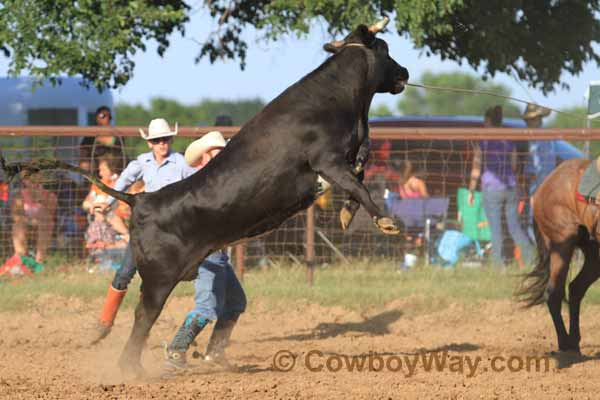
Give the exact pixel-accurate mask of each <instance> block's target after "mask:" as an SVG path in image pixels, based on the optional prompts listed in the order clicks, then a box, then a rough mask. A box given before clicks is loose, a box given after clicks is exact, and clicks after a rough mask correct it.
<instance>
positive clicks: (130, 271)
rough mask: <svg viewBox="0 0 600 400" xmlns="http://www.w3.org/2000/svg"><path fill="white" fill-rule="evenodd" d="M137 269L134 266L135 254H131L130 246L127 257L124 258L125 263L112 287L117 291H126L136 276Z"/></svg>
mask: <svg viewBox="0 0 600 400" xmlns="http://www.w3.org/2000/svg"><path fill="white" fill-rule="evenodd" d="M136 271H137V268H136V267H135V265H133V254H132V253H131V245H130V244H128V245H127V248H126V249H125V255H124V256H123V261H122V262H121V266H120V267H119V269H118V270H117V272H116V273H115V277H114V278H113V281H112V287H113V288H115V289H117V290H125V289H127V286H129V282H131V280H132V279H133V277H134V276H135V272H136Z"/></svg>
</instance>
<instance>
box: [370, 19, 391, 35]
mask: <svg viewBox="0 0 600 400" xmlns="http://www.w3.org/2000/svg"><path fill="white" fill-rule="evenodd" d="M388 22H390V19H389V17H388V16H387V15H386V16H384V17H383V19H382V20H381V21H379V22H376V23H374V24H373V25H371V26H370V27H369V32H371V33H377V32H381V31H382V30H383V28H385V26H386V25H387V24H388Z"/></svg>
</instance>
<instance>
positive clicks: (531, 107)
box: [521, 103, 550, 120]
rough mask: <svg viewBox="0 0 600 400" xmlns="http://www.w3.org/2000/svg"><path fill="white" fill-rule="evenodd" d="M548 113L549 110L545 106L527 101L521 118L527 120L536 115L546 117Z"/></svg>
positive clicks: (536, 116)
mask: <svg viewBox="0 0 600 400" xmlns="http://www.w3.org/2000/svg"><path fill="white" fill-rule="evenodd" d="M548 115H550V110H549V109H547V108H546V107H542V106H538V105H537V104H533V103H528V104H527V107H526V108H525V112H524V113H523V116H522V117H521V118H523V119H525V120H527V119H534V118H538V117H539V118H543V117H547V116H548Z"/></svg>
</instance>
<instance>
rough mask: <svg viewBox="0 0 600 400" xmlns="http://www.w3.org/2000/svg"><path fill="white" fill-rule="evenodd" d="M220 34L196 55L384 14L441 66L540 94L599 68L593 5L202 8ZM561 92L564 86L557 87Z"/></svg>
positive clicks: (305, 2) (312, 0) (252, 1)
mask: <svg viewBox="0 0 600 400" xmlns="http://www.w3.org/2000/svg"><path fill="white" fill-rule="evenodd" d="M207 4H208V7H209V9H210V12H211V15H212V16H213V17H214V18H215V19H218V21H219V23H220V25H219V29H218V31H217V32H216V33H215V34H214V35H212V36H211V37H210V38H209V39H208V40H207V42H206V44H205V45H204V47H203V49H202V54H208V55H209V56H210V57H211V59H216V58H217V57H234V56H239V57H240V58H241V59H242V60H243V58H244V56H245V51H246V43H245V42H244V41H243V40H241V38H240V33H241V32H242V31H243V29H244V28H246V27H247V26H250V25H251V26H255V27H257V28H259V29H261V30H262V31H263V32H264V33H265V36H266V37H267V38H268V39H276V38H277V37H279V36H280V35H282V34H287V33H294V34H303V33H306V32H308V31H309V29H310V27H311V24H312V23H313V22H314V21H315V20H325V21H326V23H327V29H328V31H329V33H330V34H332V35H336V36H337V35H341V34H342V33H343V32H345V31H348V30H351V29H353V28H354V27H355V26H357V25H358V24H361V23H365V22H372V21H374V20H376V19H378V18H379V17H380V16H381V15H382V14H393V20H394V21H395V29H396V31H397V32H398V34H399V35H405V36H408V37H409V38H410V39H411V40H412V41H413V43H414V45H415V46H416V47H417V48H419V49H424V50H425V51H426V52H427V53H428V54H429V53H433V54H437V55H439V56H441V57H442V59H451V60H455V61H457V62H459V64H460V63H461V62H463V61H466V62H467V63H468V64H469V65H471V66H472V67H474V68H480V67H481V68H482V69H483V70H484V71H485V73H486V74H489V75H491V76H493V75H494V74H495V73H497V72H506V73H509V74H513V73H514V74H516V75H517V76H518V77H519V78H520V79H522V80H525V81H527V82H530V83H531V84H532V85H533V86H534V87H539V88H540V89H542V90H543V91H545V92H546V91H549V90H551V89H552V88H553V87H554V86H555V85H556V84H557V83H559V82H560V76H561V73H562V72H568V73H571V74H575V73H578V72H580V71H581V70H582V66H583V64H584V63H586V62H587V61H590V60H593V61H595V62H596V63H600V57H599V56H598V55H596V54H595V52H594V48H593V45H594V43H597V42H598V38H599V37H600V36H599V33H600V21H599V20H598V18H597V15H598V12H599V11H600V1H599V0H570V1H548V0H546V1H523V0H487V1H481V0H445V1H441V0H437V1H432V0H403V1H393V0H371V1H364V0H345V1H342V0H274V1H266V0H262V1H256V0H237V1H230V0H215V1H210V2H207ZM563 86H566V85H565V84H564V83H563Z"/></svg>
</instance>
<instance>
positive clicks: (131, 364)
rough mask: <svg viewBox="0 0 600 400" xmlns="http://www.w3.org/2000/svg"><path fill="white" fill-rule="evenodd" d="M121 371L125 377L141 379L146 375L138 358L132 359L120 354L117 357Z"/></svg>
mask: <svg viewBox="0 0 600 400" xmlns="http://www.w3.org/2000/svg"><path fill="white" fill-rule="evenodd" d="M119 368H120V369H121V373H122V374H123V375H124V376H125V377H127V378H135V379H142V378H145V377H147V376H148V374H147V373H146V370H145V369H144V367H142V364H141V363H140V361H139V360H136V361H134V360H133V359H131V358H129V357H124V356H121V358H120V359H119Z"/></svg>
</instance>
